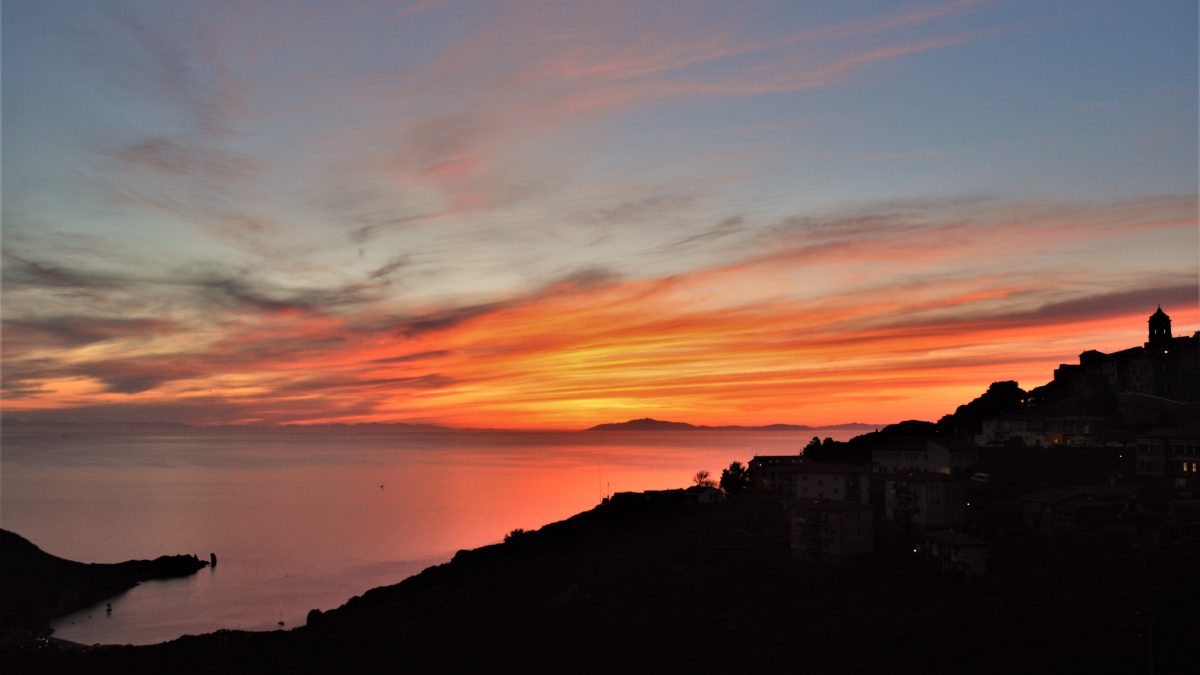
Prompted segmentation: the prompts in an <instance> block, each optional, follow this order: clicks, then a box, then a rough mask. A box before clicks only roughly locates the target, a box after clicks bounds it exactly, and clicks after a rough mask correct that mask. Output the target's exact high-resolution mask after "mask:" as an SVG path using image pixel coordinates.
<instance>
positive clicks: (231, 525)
mask: <svg viewBox="0 0 1200 675" xmlns="http://www.w3.org/2000/svg"><path fill="white" fill-rule="evenodd" d="M863 431H864V430H845V429H812V430H806V431H786V432H784V431H698V430H689V431H650V432H641V431H587V432H583V431H580V432H515V431H503V432H497V431H434V432H415V431H412V432H391V431H389V432H354V431H345V432H329V431H321V432H312V431H307V432H306V431H271V432H235V431H228V430H222V431H220V432H212V433H207V432H201V431H188V432H186V433H174V432H172V433H138V434H113V433H100V434H93V433H79V432H66V433H47V432H44V431H38V432H29V433H24V432H22V433H9V432H7V431H6V432H5V434H4V436H3V439H2V440H3V443H2V446H0V527H3V528H4V529H7V530H10V531H14V532H16V533H17V534H20V535H21V536H23V537H25V538H27V539H29V540H31V541H32V542H33V543H34V544H36V545H37V546H39V547H41V548H42V550H44V551H46V552H48V553H50V554H53V555H56V556H59V557H62V558H67V559H70V560H78V561H82V562H105V563H111V562H120V561H124V560H131V559H149V558H155V557H157V556H160V555H166V554H178V553H194V554H196V555H198V556H200V557H201V558H202V559H208V558H209V556H210V554H216V556H217V565H216V566H215V567H211V568H206V569H203V570H201V571H200V572H199V573H197V574H195V575H192V576H190V577H187V578H183V579H173V580H166V581H148V582H144V583H142V584H140V585H138V586H137V587H135V588H133V589H132V590H130V591H128V592H126V593H124V594H122V595H120V596H118V597H116V598H113V599H111V600H110V601H109V602H111V606H112V611H111V612H108V611H106V609H105V606H104V603H101V604H99V605H97V606H94V607H90V608H87V609H84V610H82V611H79V612H77V613H75V614H72V615H70V616H66V617H63V618H61V619H59V620H57V621H56V622H55V623H54V624H53V626H54V629H55V633H54V634H55V636H56V637H59V638H63V639H66V640H71V641H74V642H78V643H82V644H96V643H102V644H151V643H157V642H163V641H166V640H171V639H174V638H177V637H180V636H182V635H188V634H199V633H208V632H212V631H216V630H219V629H241V630H281V629H287V628H291V627H295V626H299V625H303V623H304V621H305V617H306V616H307V614H308V612H309V610H311V609H321V610H329V609H332V608H335V607H338V606H340V605H342V604H343V603H345V602H346V601H347V600H348V599H349V598H351V597H352V596H355V595H358V594H361V593H363V592H365V591H367V590H369V589H371V588H374V587H377V586H384V585H389V584H394V583H397V582H399V581H401V580H403V579H404V578H406V577H408V576H411V575H413V574H416V573H418V572H420V571H421V570H422V569H425V568H426V567H429V566H432V565H437V564H440V563H444V562H446V561H448V560H450V558H451V557H453V555H454V553H455V552H456V551H458V550H461V549H470V548H475V547H478V546H483V545H486V544H492V543H496V542H500V541H502V540H503V538H504V535H505V534H506V533H508V532H511V531H512V530H514V529H517V528H522V529H527V530H528V529H536V528H538V527H541V526H542V525H545V524H547V523H551V522H555V521H558V520H562V519H565V518H568V517H570V516H572V515H574V514H576V513H579V512H582V511H586V510H589V509H592V508H594V507H595V506H596V505H597V504H598V503H600V501H601V500H602V499H603V498H604V497H605V496H607V495H611V494H613V493H615V492H624V491H640V490H651V489H667V488H678V487H686V486H688V485H690V484H691V483H692V479H693V476H694V475H695V474H696V472H697V471H701V470H706V471H709V472H711V474H712V476H713V477H714V478H716V477H719V475H720V472H721V469H722V468H724V467H727V466H729V464H730V463H731V462H733V461H741V462H746V461H748V460H749V459H750V458H751V457H752V456H754V455H758V454H794V453H797V452H799V451H800V449H801V448H803V447H804V445H805V444H806V443H807V442H808V440H809V439H811V438H812V437H813V436H820V437H821V438H825V437H832V438H834V439H837V440H844V439H847V438H850V437H853V436H855V435H858V434H860V433H863Z"/></svg>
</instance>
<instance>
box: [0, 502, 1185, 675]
mask: <svg viewBox="0 0 1200 675" xmlns="http://www.w3.org/2000/svg"><path fill="white" fill-rule="evenodd" d="M786 526H787V523H786V521H785V517H784V511H782V509H780V508H779V507H778V506H777V505H776V504H773V503H770V502H765V503H749V502H745V503H725V504H712V505H707V504H705V505H701V504H665V505H647V506H644V507H640V506H639V507H631V508H618V507H613V506H605V507H600V508H597V509H595V510H593V511H590V512H587V513H583V514H580V515H578V516H576V517H574V518H571V519H570V520H567V521H564V522H561V523H556V524H552V525H548V526H546V527H544V528H542V529H541V530H539V531H537V532H532V533H524V534H517V535H515V536H512V537H510V540H509V541H508V542H507V543H505V544H500V545H495V546H490V547H485V548H482V549H477V550H474V551H469V552H461V553H460V554H459V555H458V556H456V557H455V559H454V560H453V561H452V562H451V563H448V564H445V565H440V566H437V567H433V568H430V569H428V570H426V571H424V572H423V573H421V574H419V575H417V576H416V577H413V578H411V579H408V580H405V581H404V582H402V583H399V584H397V585H395V586H390V587H385V588H379V589H375V590H372V591H369V592H367V593H365V594H364V595H363V596H361V597H356V598H353V599H351V600H350V601H349V602H348V603H346V604H345V605H344V606H342V607H340V608H338V609H336V610H333V611H330V612H326V613H324V614H318V613H313V614H312V615H310V618H309V622H308V625H307V626H304V627H301V628H297V629H295V630H291V631H287V632H283V631H280V632H273V633H244V632H235V631H221V632H218V633H215V634H212V635H204V636H198V637H185V638H182V639H180V640H176V641H174V642H170V643H166V644H162V645H155V646H149V647H103V648H94V649H81V650H73V651H70V650H68V651H62V650H58V651H51V652H48V653H47V652H45V651H41V652H35V651H28V650H27V651H21V652H14V653H9V654H6V655H5V661H6V662H7V663H11V664H13V665H14V666H15V667H16V668H17V670H19V671H20V672H87V673H164V672H170V673H330V672H337V673H379V672H482V671H487V672H545V673H551V672H553V673H562V672H582V673H627V672H634V673H650V672H656V673H657V672H671V673H675V672H722V673H755V672H757V673H775V672H807V673H880V672H888V673H926V672H955V673H968V672H970V673H1013V672H1021V673H1050V672H1055V673H1062V672H1092V673H1131V672H1145V665H1146V663H1145V660H1146V639H1145V636H1144V632H1145V628H1144V626H1145V625H1146V620H1145V614H1144V611H1145V609H1146V608H1147V607H1149V606H1154V607H1156V610H1155V611H1156V612H1157V614H1156V615H1155V616H1154V618H1153V619H1152V624H1153V626H1154V629H1153V630H1154V641H1155V644H1156V645H1157V647H1156V658H1157V664H1156V671H1155V672H1158V673H1165V672H1187V671H1186V669H1185V666H1187V665H1188V664H1193V663H1194V662H1193V661H1191V660H1190V657H1191V655H1190V654H1189V653H1187V652H1188V651H1189V650H1190V645H1192V644H1194V642H1193V637H1194V633H1192V632H1191V631H1192V630H1193V628H1192V627H1190V624H1189V623H1188V622H1189V621H1190V620H1191V619H1190V618H1189V617H1191V616H1192V614H1191V612H1192V609H1194V602H1195V598H1196V597H1198V595H1197V594H1198V591H1200V583H1198V581H1197V578H1196V575H1195V574H1194V571H1195V567H1194V566H1195V564H1196V562H1197V561H1196V560H1195V558H1194V555H1193V556H1192V557H1187V555H1184V556H1180V555H1178V554H1177V553H1176V552H1172V551H1170V550H1167V549H1166V548H1161V547H1155V548H1152V549H1147V548H1144V547H1141V545H1140V544H1138V543H1137V542H1136V541H1133V540H1131V539H1129V538H1120V537H1114V536H1112V535H1106V534H1103V533H1096V534H1092V535H1084V536H1081V537H1079V538H1076V539H1074V540H1073V541H1071V542H1070V543H1063V542H1061V541H1057V540H1055V541H1051V540H1043V539H1039V538H1038V537H1037V536H1036V535H1033V534H1030V533H1013V534H1012V535H1011V536H1009V537H1008V538H1002V539H999V540H998V541H997V545H996V547H995V549H994V556H993V565H992V568H991V571H990V572H989V576H988V577H986V578H984V579H983V580H981V581H977V582H973V583H967V582H965V581H963V580H961V579H958V578H955V577H950V576H945V575H943V574H940V573H936V572H933V571H929V570H926V569H925V568H923V567H920V566H919V565H918V564H917V563H916V562H915V561H914V560H912V559H911V551H910V550H909V549H907V547H906V539H905V538H904V536H903V533H897V532H893V533H886V532H884V533H881V534H880V549H879V550H878V555H877V556H876V557H875V558H874V559H872V560H867V561H863V562H862V563H861V564H859V565H854V566H850V567H845V568H841V569H838V568H829V567H823V566H819V565H811V564H802V563H798V562H795V561H793V560H792V559H791V558H790V556H789V551H788V539H787V527H786ZM1188 555H1191V554H1188ZM10 672H17V671H16V670H15V671H10Z"/></svg>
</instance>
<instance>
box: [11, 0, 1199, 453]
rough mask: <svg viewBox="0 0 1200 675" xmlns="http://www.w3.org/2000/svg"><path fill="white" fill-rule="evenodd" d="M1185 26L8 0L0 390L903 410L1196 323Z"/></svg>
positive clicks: (753, 411) (979, 11) (770, 413)
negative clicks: (1154, 321) (1154, 324)
mask: <svg viewBox="0 0 1200 675" xmlns="http://www.w3.org/2000/svg"><path fill="white" fill-rule="evenodd" d="M1197 25H1198V17H1197V4H1196V3H1195V2H1193V1H1191V0H1162V1H1161V2H1153V3H1146V2H1111V1H1102V0H1081V1H1069V0H1068V1H1063V2H1053V3H1048V2H1024V1H1006V0H990V1H989V0H963V1H952V2H946V1H945V0H940V1H934V2H910V3H896V2H854V3H846V2H799V1H777V2H757V1H748V0H747V1H739V2H736V3H730V2H716V3H708V2H700V1H688V2H667V1H660V2H652V3H647V2H607V1H606V2H526V1H517V2H486V3H484V2H473V1H456V0H408V1H405V2H383V1H355V0H345V1H341V2H337V3H333V2H302V1H298V0H290V1H288V2H235V1H223V2H200V1H187V2H183V1H177V2H170V1H161V0H160V1H151V2H107V1H97V2H74V1H73V2H65V1H59V0H5V1H4V3H3V15H2V26H3V36H2V37H3V40H2V50H3V54H2V56H3V59H2V67H3V92H2V94H3V110H2V114H3V117H2V122H3V125H2V126H3V138H2V142H3V146H2V165H0V166H2V179H3V195H2V209H3V213H2V217H3V230H2V241H0V244H2V249H3V260H2V267H0V270H2V273H3V286H2V314H3V332H2V334H0V338H2V366H3V369H2V375H3V393H2V396H3V398H2V405H3V412H4V415H5V417H7V418H26V419H42V420H55V421H76V422H85V421H109V422H162V421H170V422H185V423H193V424H267V425H276V424H313V423H327V422H345V423H359V422H421V423H436V424H446V425H453V426H466V427H490V428H518V427H519V428H564V429H571V428H581V427H586V426H590V425H592V424H597V423H601V422H612V421H620V420H625V419H630V418H634V417H643V416H649V417H655V418H659V419H671V420H682V421H689V422H693V423H697V424H747V425H752V424H769V423H806V424H813V425H821V424H835V423H842V422H851V421H861V422H869V423H888V422H894V421H899V420H902V419H911V418H917V419H937V418H938V417H940V416H941V415H943V414H945V413H948V412H951V411H953V409H954V407H955V406H956V405H958V404H961V403H964V402H966V401H969V400H970V399H972V398H974V397H975V396H977V395H978V394H980V393H982V392H983V391H984V390H985V389H986V388H987V386H988V384H989V383H991V382H993V381H997V380H1009V379H1015V380H1018V381H1019V382H1020V383H1021V385H1022V386H1025V387H1027V388H1031V387H1034V386H1037V385H1040V384H1043V383H1045V382H1046V381H1048V380H1049V379H1050V378H1051V376H1052V371H1053V369H1054V367H1055V366H1056V365H1057V364H1059V363H1070V362H1075V360H1076V358H1077V355H1078V354H1079V353H1080V352H1082V351H1084V350H1085V349H1092V348H1094V349H1101V350H1116V349H1121V348H1125V347H1131V346H1136V345H1140V344H1141V343H1142V342H1143V341H1144V340H1145V334H1146V318H1147V317H1148V316H1149V315H1150V314H1151V313H1152V312H1153V311H1154V310H1155V308H1156V307H1157V306H1159V305H1161V306H1162V307H1163V309H1164V310H1165V311H1166V312H1167V313H1168V314H1170V316H1171V317H1172V319H1173V320H1174V329H1175V334H1176V335H1190V334H1191V333H1192V332H1194V331H1196V330H1197V329H1200V295H1198V290H1197V289H1198V287H1200V233H1198V232H1200V228H1198V218H1197V189H1198V188H1197V184H1198V180H1200V174H1198V167H1197V161H1198V160H1197V157H1198V141H1197V118H1198V117H1197V116H1198V106H1197V98H1198V94H1197V79H1198V73H1197V63H1198V51H1197Z"/></svg>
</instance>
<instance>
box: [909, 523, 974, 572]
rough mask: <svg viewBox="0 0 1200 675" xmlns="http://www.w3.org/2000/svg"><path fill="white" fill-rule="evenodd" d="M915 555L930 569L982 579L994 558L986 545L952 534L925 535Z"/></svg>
mask: <svg viewBox="0 0 1200 675" xmlns="http://www.w3.org/2000/svg"><path fill="white" fill-rule="evenodd" d="M916 552H917V553H918V554H920V556H921V558H922V560H924V561H925V562H926V563H928V564H929V565H932V566H933V567H935V568H937V569H939V570H941V571H943V572H955V573H959V574H962V575H963V576H965V577H967V578H974V577H980V576H983V574H984V573H985V572H987V566H988V559H989V558H990V557H991V554H990V550H989V546H988V543H987V542H986V541H983V540H982V539H977V538H975V537H972V536H970V535H967V534H963V533H961V532H954V531H952V530H943V531H939V532H929V533H926V534H925V535H924V536H922V537H921V544H920V545H919V546H918V547H917V551H916Z"/></svg>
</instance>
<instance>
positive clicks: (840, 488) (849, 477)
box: [749, 455, 871, 504]
mask: <svg viewBox="0 0 1200 675" xmlns="http://www.w3.org/2000/svg"><path fill="white" fill-rule="evenodd" d="M749 471H750V484H751V485H752V486H753V487H754V488H755V489H758V490H761V491H765V492H770V493H774V494H778V495H780V496H783V497H786V498H788V499H808V500H811V499H831V500H835V501H850V502H857V503H859V504H870V503H871V486H870V481H869V480H868V475H867V474H868V472H867V470H866V469H865V468H864V467H861V466H857V465H854V464H842V463H837V462H813V461H808V460H805V459H803V458H802V457H795V456H792V455H783V456H770V455H766V456H758V457H755V458H753V459H751V460H750V469H749Z"/></svg>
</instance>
